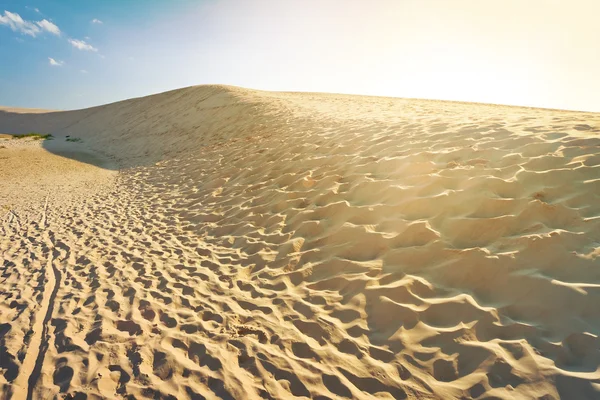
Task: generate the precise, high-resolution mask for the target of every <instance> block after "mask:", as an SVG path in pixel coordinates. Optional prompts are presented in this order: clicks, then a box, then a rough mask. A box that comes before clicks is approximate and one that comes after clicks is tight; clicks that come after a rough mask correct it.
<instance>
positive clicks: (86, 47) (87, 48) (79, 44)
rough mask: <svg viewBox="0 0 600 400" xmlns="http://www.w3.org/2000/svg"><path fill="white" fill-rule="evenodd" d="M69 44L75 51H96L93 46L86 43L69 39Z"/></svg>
mask: <svg viewBox="0 0 600 400" xmlns="http://www.w3.org/2000/svg"><path fill="white" fill-rule="evenodd" d="M69 43H71V45H72V46H73V47H75V48H76V49H79V50H84V51H98V49H97V48H95V47H94V46H92V45H91V44H89V43H86V42H85V41H83V40H79V39H69Z"/></svg>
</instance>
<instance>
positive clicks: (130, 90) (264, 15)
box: [0, 0, 600, 111]
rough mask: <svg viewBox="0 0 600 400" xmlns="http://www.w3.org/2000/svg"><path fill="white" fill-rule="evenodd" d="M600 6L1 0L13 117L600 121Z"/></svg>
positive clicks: (0, 48)
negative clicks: (156, 106) (399, 103)
mask: <svg viewBox="0 0 600 400" xmlns="http://www.w3.org/2000/svg"><path fill="white" fill-rule="evenodd" d="M598 15H600V1H597V0H571V1H565V0H528V1H522V0H502V1H495V0H485V1H482V0H452V1H450V0H377V1H366V0H303V1H301V0H196V1H193V0H178V1H168V0H161V1H159V0H126V1H125V0H121V1H114V0H103V1H81V0H37V1H34V0H18V1H17V0H0V105H5V106H18V107H38V108H49V109H74V108H83V107H88V106H93V105H100V104H104V103H108V102H113V101H118V100H123V99H127V98H131V97H136V96H143V95H147V94H152V93H157V92H161V91H165V90H170V89H175V88H178V87H184V86H190V85H197V84H205V83H223V84H231V85H238V86H244V87H249V88H255V89H265V90H293V91H321V92H337V93H355V94H370V95H383V96H395V97H417V98H435V99H449V100H466V101H477V102H493V103H502V104H514V105H526V106H538V107H551V108H564V109H575V110H585V111H600V95H598V93H600V79H598V78H597V76H598V72H597V71H600V44H599V43H600V24H598V23H597V20H596V19H597V16H598Z"/></svg>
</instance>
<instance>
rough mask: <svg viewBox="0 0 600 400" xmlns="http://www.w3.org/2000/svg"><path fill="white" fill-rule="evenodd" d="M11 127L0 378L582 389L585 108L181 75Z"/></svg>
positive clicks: (124, 385)
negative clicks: (189, 83) (288, 87)
mask: <svg viewBox="0 0 600 400" xmlns="http://www.w3.org/2000/svg"><path fill="white" fill-rule="evenodd" d="M30 131H36V132H41V133H52V134H53V135H54V138H53V139H52V140H46V141H44V140H33V139H13V138H11V137H8V136H3V137H1V138H0V212H1V215H0V216H1V217H2V224H1V228H0V393H1V395H2V397H5V398H11V397H12V398H14V399H20V398H27V396H31V398H40V399H50V398H65V399H67V398H68V399H73V398H76V399H83V398H85V397H84V396H83V394H85V395H87V398H88V399H96V398H131V399H132V398H136V399H145V398H147V399H204V398H206V399H216V398H225V399H227V398H229V399H231V398H236V399H259V398H273V399H281V398H291V397H300V398H318V399H337V398H357V399H370V398H373V397H376V398H382V399H383V398H388V399H392V398H393V399H402V398H419V399H425V398H432V399H433V398H461V399H468V398H502V399H514V398H543V399H555V398H559V397H562V398H572V399H575V398H577V399H584V398H599V397H600V369H599V366H600V340H599V338H598V334H599V333H600V306H599V305H600V114H597V113H578V112H567V111H558V110H544V109H532V108H519V107H508V106H495V105H483V104H469V103H455V102H441V101H427V100H408V99H392V98H377V97H365V96H349V95H333V94H312V93H274V92H261V91H254V90H247V89H241V88H235V87H229V86H198V87H191V88H185V89H180V90H175V91H171V92H166V93H162V94H158V95H153V96H148V97H144V98H139V99H131V100H127V101H123V102H118V103H114V104H109V105H105V106H101V107H94V108H90V109H85V110H78V111H64V112H44V111H43V110H35V112H31V113H30V112H28V111H27V110H15V109H6V108H4V109H0V132H5V133H26V132H30ZM67 135H68V136H69V138H70V139H75V138H76V139H77V141H75V142H72V141H67V140H66V139H67Z"/></svg>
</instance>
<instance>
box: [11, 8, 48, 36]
mask: <svg viewBox="0 0 600 400" xmlns="http://www.w3.org/2000/svg"><path fill="white" fill-rule="evenodd" d="M0 25H6V26H8V27H9V28H10V29H12V30H13V31H14V32H20V33H21V34H23V35H29V36H31V37H36V35H38V34H40V33H43V32H49V33H52V34H54V35H57V36H60V29H59V28H58V26H56V25H55V24H53V23H52V22H50V21H48V20H47V19H43V20H41V21H27V20H24V19H23V18H21V16H20V15H19V14H17V13H12V12H10V11H6V10H5V11H4V15H2V14H0Z"/></svg>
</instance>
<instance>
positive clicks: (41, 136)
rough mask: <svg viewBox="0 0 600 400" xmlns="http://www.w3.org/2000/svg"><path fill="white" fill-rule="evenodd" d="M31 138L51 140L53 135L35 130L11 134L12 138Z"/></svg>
mask: <svg viewBox="0 0 600 400" xmlns="http://www.w3.org/2000/svg"><path fill="white" fill-rule="evenodd" d="M28 137H30V138H32V139H33V140H51V139H52V138H53V137H54V136H52V135H51V134H50V133H46V134H43V133H37V132H29V133H25V134H22V135H13V138H15V139H23V138H28Z"/></svg>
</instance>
